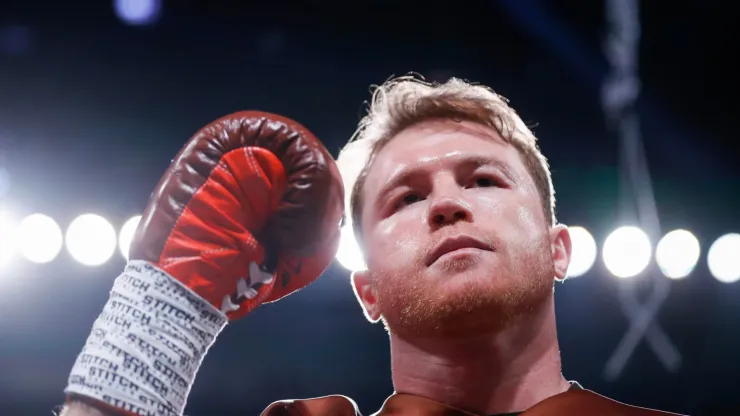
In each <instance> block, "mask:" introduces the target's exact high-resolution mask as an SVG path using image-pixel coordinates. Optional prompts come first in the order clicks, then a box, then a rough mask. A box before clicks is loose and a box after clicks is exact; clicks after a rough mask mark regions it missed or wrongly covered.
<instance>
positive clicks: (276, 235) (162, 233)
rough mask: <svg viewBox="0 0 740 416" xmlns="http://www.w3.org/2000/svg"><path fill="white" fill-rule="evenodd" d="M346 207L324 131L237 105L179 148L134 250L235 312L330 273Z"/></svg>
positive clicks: (237, 314) (134, 254)
mask: <svg viewBox="0 0 740 416" xmlns="http://www.w3.org/2000/svg"><path fill="white" fill-rule="evenodd" d="M343 207H344V189H343V187H342V180H341V177H340V175H339V171H338V170H337V167H336V164H335V163H334V159H333V158H332V156H331V155H330V154H329V152H328V151H327V150H326V148H324V146H323V145H322V144H321V142H320V141H319V140H318V139H316V137H314V136H313V135H312V134H311V133H310V132H309V131H308V130H306V129H305V128H304V127H303V126H301V125H299V124H298V123H296V122H294V121H292V120H289V119H287V118H284V117H281V116H277V115H273V114H266V113H261V112H241V113H236V114H232V115H229V116H226V117H223V118H221V119H219V120H216V121H214V122H212V123H210V124H209V125H207V126H206V127H204V128H203V129H201V130H200V131H199V132H198V133H196V134H195V135H194V136H193V138H192V139H190V141H189V142H188V143H187V144H186V145H185V147H184V148H183V149H182V150H181V151H180V153H179V154H178V155H177V157H176V158H175V160H174V161H173V163H172V164H171V166H170V168H169V169H168V171H167V173H166V174H165V175H164V177H163V178H162V179H161V181H160V182H159V184H158V185H157V187H156V189H155V191H154V193H153V194H152V196H151V199H150V201H149V205H148V206H147V208H146V210H145V211H144V214H143V216H142V219H141V222H140V223H139V227H138V229H137V232H136V234H135V235H134V238H133V241H132V246H131V250H130V253H131V255H130V258H131V259H132V260H134V259H139V260H146V261H148V262H151V263H152V264H154V265H156V266H157V267H159V268H160V269H162V270H163V271H165V272H167V273H168V274H170V275H171V276H172V277H174V278H176V279H177V280H179V281H180V282H182V283H183V284H184V285H185V286H187V287H189V288H191V289H192V290H193V291H194V292H195V293H197V294H198V295H200V296H201V297H202V298H203V299H205V300H206V301H208V302H209V303H210V304H212V305H213V306H215V307H216V308H218V309H220V310H221V311H222V312H224V313H227V315H228V316H229V318H231V319H235V318H239V317H242V316H244V315H245V314H246V313H248V312H249V311H251V310H252V309H254V308H255V307H256V306H258V305H259V304H260V303H262V302H264V301H268V302H270V301H274V300H278V299H280V298H282V297H284V296H286V295H288V294H290V293H292V292H294V291H296V290H298V289H301V288H303V287H304V286H306V285H307V284H309V283H311V282H312V281H314V280H315V279H316V278H318V277H319V275H321V273H322V272H323V271H324V270H325V269H326V268H327V267H328V265H329V264H330V262H331V260H332V259H333V257H334V256H335V254H336V251H337V246H338V243H339V235H340V233H339V225H340V221H341V218H342V214H343ZM257 268H258V269H259V270H257ZM260 272H262V273H263V275H262V276H261V277H260ZM264 273H268V274H270V275H273V274H274V275H275V276H276V277H277V279H272V280H267V279H269V276H264ZM250 280H251V281H250Z"/></svg>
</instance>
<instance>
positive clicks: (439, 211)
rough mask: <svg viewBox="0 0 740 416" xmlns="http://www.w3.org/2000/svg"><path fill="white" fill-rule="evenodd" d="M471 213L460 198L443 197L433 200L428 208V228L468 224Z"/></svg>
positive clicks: (471, 216) (471, 217)
mask: <svg viewBox="0 0 740 416" xmlns="http://www.w3.org/2000/svg"><path fill="white" fill-rule="evenodd" d="M472 219H473V213H472V212H471V210H470V207H469V206H468V205H467V204H466V203H465V201H463V200H462V199H460V198H456V197H450V196H445V197H441V198H438V199H436V200H434V202H433V203H432V204H431V205H430V206H429V218H428V222H429V226H430V227H432V228H439V227H444V226H447V225H452V224H455V223H457V222H458V221H464V222H470V221H472Z"/></svg>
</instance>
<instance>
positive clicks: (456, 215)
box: [358, 120, 567, 337]
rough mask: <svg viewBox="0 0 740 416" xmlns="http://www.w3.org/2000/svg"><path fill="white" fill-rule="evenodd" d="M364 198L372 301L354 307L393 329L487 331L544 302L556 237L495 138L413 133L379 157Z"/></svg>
mask: <svg viewBox="0 0 740 416" xmlns="http://www.w3.org/2000/svg"><path fill="white" fill-rule="evenodd" d="M364 192H365V194H364V206H363V215H362V225H363V236H364V241H363V243H364V246H365V256H366V261H367V265H368V272H367V275H368V280H367V281H368V282H370V283H369V286H371V287H372V288H373V295H372V296H370V297H369V298H366V299H361V300H362V301H363V303H364V304H365V306H366V307H367V306H368V304H369V303H368V299H369V302H370V303H371V304H373V305H371V309H373V308H374V310H376V311H377V312H378V313H379V314H380V315H381V316H382V318H383V319H384V320H385V321H386V324H387V325H388V326H389V328H390V330H391V331H398V332H405V333H408V334H411V335H415V336H430V337H433V336H447V337H449V336H465V335H473V334H481V333H482V332H495V331H498V330H500V329H502V328H503V327H505V326H506V325H507V324H508V323H509V322H511V320H512V319H513V318H515V317H517V316H520V315H522V314H526V313H527V312H528V311H531V310H533V309H534V308H536V307H537V306H538V305H540V304H542V303H543V301H544V300H545V299H547V298H548V297H549V296H552V291H553V278H554V277H556V276H557V275H559V274H561V273H557V272H556V271H555V270H554V264H553V256H552V252H551V250H552V241H551V240H552V238H551V235H554V234H553V233H552V231H551V229H550V227H549V225H548V222H547V221H546V219H545V216H544V213H543V209H542V206H541V203H540V199H539V195H538V193H537V190H536V188H535V186H534V182H533V180H532V177H531V175H530V174H529V173H528V172H527V170H526V168H525V166H524V164H523V162H522V160H521V157H520V155H519V152H518V151H517V150H516V148H514V147H513V146H511V145H509V144H507V143H506V142H505V141H504V140H503V139H502V138H501V137H500V136H499V135H498V133H497V132H495V131H494V130H492V129H489V128H486V127H484V126H481V125H478V124H474V123H470V122H454V121H451V120H438V121H428V122H423V123H420V124H418V125H415V126H413V127H411V128H409V129H407V130H405V131H403V132H401V133H400V134H399V135H398V136H396V137H395V138H394V139H393V140H391V141H390V142H389V143H388V144H387V145H386V146H385V147H384V148H383V149H382V150H381V151H380V152H379V154H378V155H377V156H376V158H375V159H374V162H373V165H372V166H371V168H370V171H369V173H368V176H367V179H366V183H365V189H364ZM565 233H566V234H567V232H565ZM566 267H567V265H566ZM358 295H359V296H360V297H361V298H362V297H363V295H362V294H361V293H360V292H359V289H358ZM369 313H371V314H372V312H369Z"/></svg>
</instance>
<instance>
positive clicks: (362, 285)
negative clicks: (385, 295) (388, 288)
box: [352, 270, 380, 323]
mask: <svg viewBox="0 0 740 416" xmlns="http://www.w3.org/2000/svg"><path fill="white" fill-rule="evenodd" d="M352 289H354V291H355V296H357V300H358V301H359V302H360V306H362V310H363V312H365V317H367V319H368V320H369V321H370V322H372V323H376V322H378V321H379V320H380V307H379V305H378V291H377V289H376V287H375V284H374V282H373V281H372V276H371V275H370V273H369V272H368V271H367V270H363V271H359V272H354V273H352Z"/></svg>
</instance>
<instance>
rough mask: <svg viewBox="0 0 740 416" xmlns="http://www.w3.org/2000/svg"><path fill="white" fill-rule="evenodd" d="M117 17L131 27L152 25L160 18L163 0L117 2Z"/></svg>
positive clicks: (115, 5) (123, 0) (119, 0)
mask: <svg viewBox="0 0 740 416" xmlns="http://www.w3.org/2000/svg"><path fill="white" fill-rule="evenodd" d="M113 8H114V9H115V11H116V15H117V16H118V18H119V19H121V20H122V21H123V22H124V23H126V24H129V25H147V24H152V23H154V22H156V21H157V19H158V18H159V14H160V11H161V9H162V2H161V0H115V2H114V3H113Z"/></svg>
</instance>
